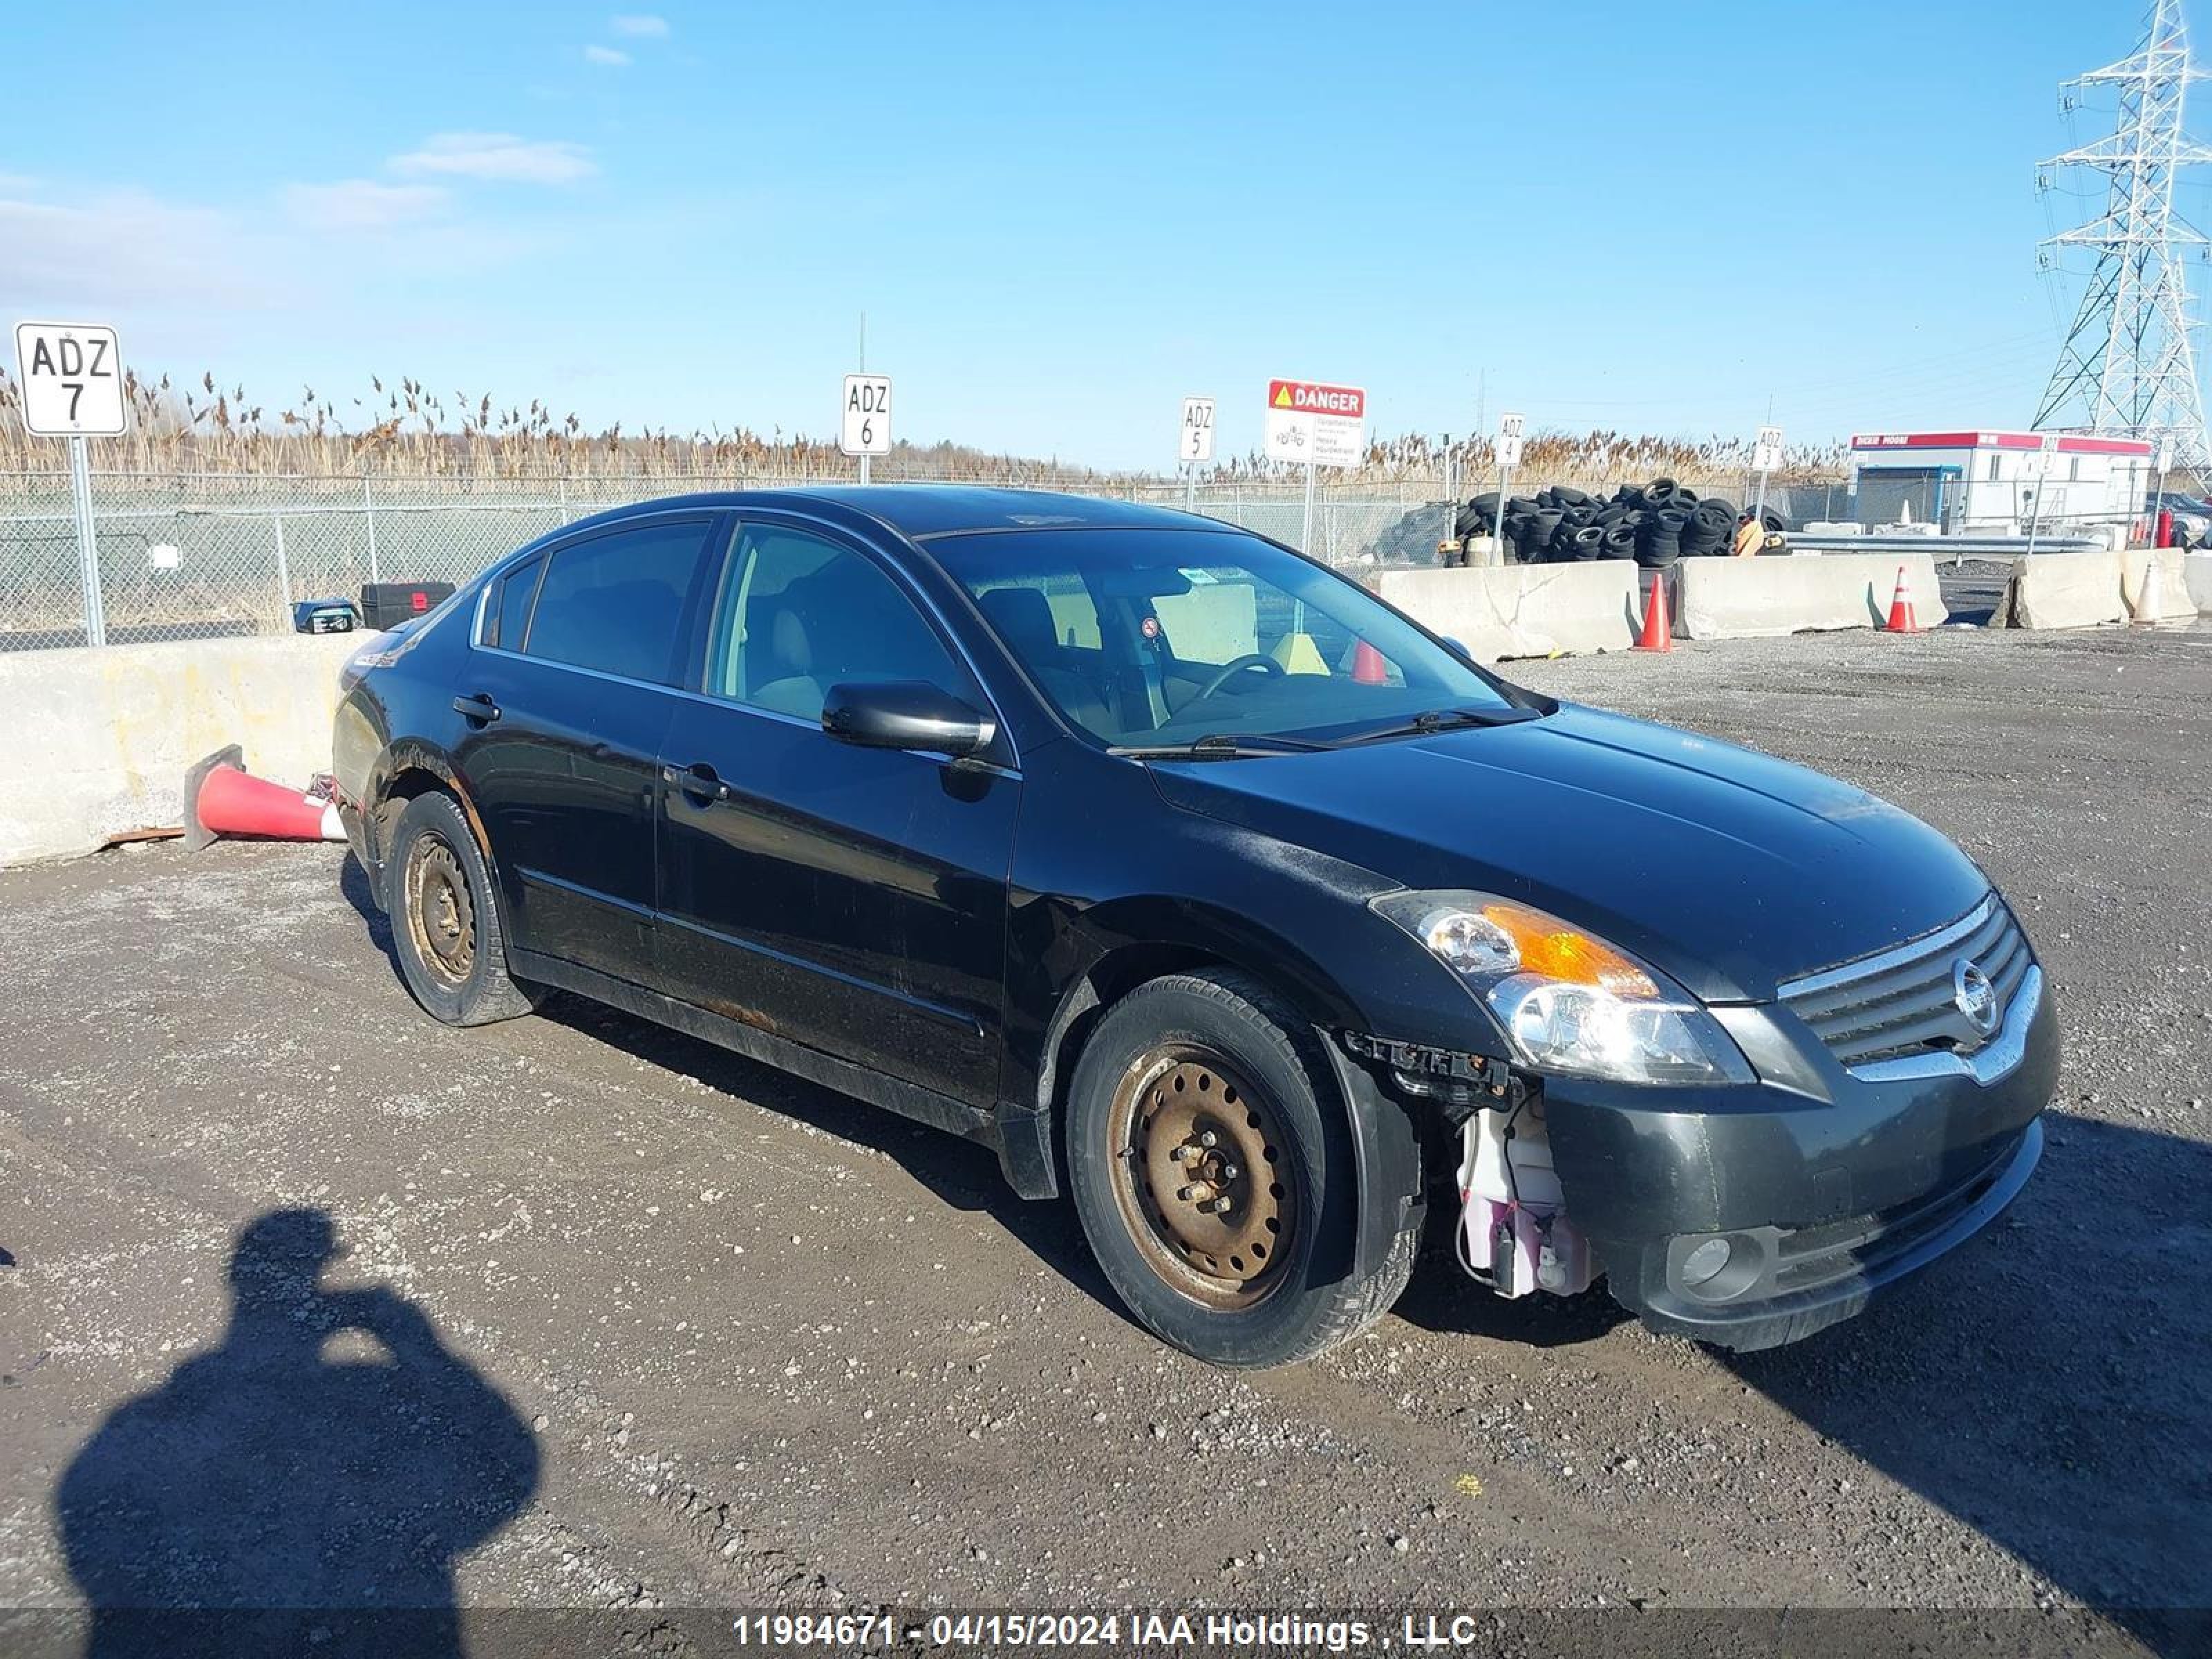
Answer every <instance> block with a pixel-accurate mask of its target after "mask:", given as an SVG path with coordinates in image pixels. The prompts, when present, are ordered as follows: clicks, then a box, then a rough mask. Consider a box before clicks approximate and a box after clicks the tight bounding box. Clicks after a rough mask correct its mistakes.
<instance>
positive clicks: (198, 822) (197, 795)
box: [185, 744, 346, 853]
mask: <svg viewBox="0 0 2212 1659" xmlns="http://www.w3.org/2000/svg"><path fill="white" fill-rule="evenodd" d="M222 836H260V837H262V838H263V839H264V840H269V841H343V840H344V839H345V838H346V837H345V826H344V825H343V823H339V821H338V809H337V807H336V806H335V805H332V804H331V802H329V801H326V800H319V799H316V798H315V797H314V796H313V795H303V794H301V793H300V792H299V791H298V790H296V789H287V788H286V787H284V786H283V784H281V783H270V782H268V781H265V780H264V779H261V778H257V777H255V776H253V775H252V774H250V773H249V772H247V771H246V765H245V760H244V757H242V756H241V755H240V753H239V749H238V745H237V744H231V745H230V746H229V747H228V749H222V750H216V753H214V754H212V755H210V756H209V757H207V758H206V759H205V760H204V761H202V762H201V763H199V764H198V765H197V766H195V767H194V768H192V769H191V771H190V772H187V773H186V774H185V847H186V848H190V849H191V851H193V852H195V853H197V852H198V851H199V850H200V848H203V847H205V846H207V845H208V844H209V843H210V842H213V841H216V840H217V839H218V838H220V837H222Z"/></svg>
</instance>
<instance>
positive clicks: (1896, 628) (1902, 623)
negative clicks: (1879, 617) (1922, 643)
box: [1882, 565, 1923, 634]
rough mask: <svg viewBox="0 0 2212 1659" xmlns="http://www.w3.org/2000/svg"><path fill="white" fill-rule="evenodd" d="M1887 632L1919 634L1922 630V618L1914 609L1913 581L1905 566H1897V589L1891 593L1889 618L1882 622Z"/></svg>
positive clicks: (1883, 628) (1883, 629)
mask: <svg viewBox="0 0 2212 1659" xmlns="http://www.w3.org/2000/svg"><path fill="white" fill-rule="evenodd" d="M1882 631H1883V632H1884V633H1886V634H1917V633H1920V632H1922V631H1923V630H1922V629H1921V626H1920V618H1919V617H1917V616H1915V615H1914V614H1913V611H1912V583H1911V580H1910V579H1909V578H1908V577H1907V576H1906V575H1905V567H1904V566H1903V565H1899V566H1898V567H1897V591H1896V592H1894V593H1893V594H1891V595H1890V599H1889V620H1888V621H1887V623H1883V624H1882Z"/></svg>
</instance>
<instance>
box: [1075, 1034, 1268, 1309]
mask: <svg viewBox="0 0 2212 1659" xmlns="http://www.w3.org/2000/svg"><path fill="white" fill-rule="evenodd" d="M1108 1134H1109V1143H1108V1145H1109V1151H1110V1152H1111V1153H1112V1167H1113V1170H1114V1182H1113V1185H1114V1197H1115V1203H1116V1205H1117V1206H1119V1208H1120V1210H1121V1219H1122V1222H1123V1224H1124V1225H1126V1226H1127V1230H1128V1234H1129V1237H1130V1238H1131V1239H1132V1240H1133V1242H1134V1243H1135V1244H1136V1245H1137V1248H1138V1251H1139V1255H1141V1256H1142V1257H1143V1259H1144V1261H1145V1265H1146V1267H1150V1268H1151V1269H1152V1272H1153V1273H1156V1274H1157V1275H1158V1277H1159V1278H1160V1279H1162V1280H1163V1281H1164V1282H1165V1283H1166V1284H1167V1285H1170V1286H1171V1287H1172V1288H1173V1289H1175V1290H1176V1291H1180V1292H1182V1294H1183V1295H1185V1296H1188V1297H1191V1298H1192V1299H1193V1300H1194V1301H1196V1302H1199V1303H1201V1304H1204V1305H1206V1307H1208V1308H1212V1309H1216V1310H1233V1309H1239V1308H1249V1307H1251V1306H1252V1305H1254V1304H1256V1303H1258V1302H1261V1301H1263V1300H1265V1299H1266V1297H1267V1296H1268V1295H1269V1294H1270V1293H1271V1292H1272V1291H1273V1290H1274V1289H1275V1287H1276V1285H1278V1284H1279V1282H1280V1281H1281V1279H1282V1264H1283V1263H1284V1262H1285V1261H1288V1260H1289V1259H1290V1255H1291V1251H1290V1248H1289V1247H1290V1244H1291V1239H1292V1237H1293V1236H1294V1230H1295V1229H1296V1227H1297V1197H1296V1188H1295V1184H1294V1181H1293V1178H1292V1176H1291V1170H1290V1167H1289V1162H1288V1160H1289V1158H1290V1155H1291V1152H1292V1150H1293V1149H1292V1148H1291V1146H1290V1144H1289V1142H1288V1141H1287V1140H1286V1139H1285V1135H1284V1132H1283V1128H1282V1126H1281V1124H1280V1122H1279V1121H1278V1118H1277V1115H1276V1113H1275V1110H1274V1108H1273V1105H1272V1104H1271V1103H1270V1102H1269V1101H1268V1099H1267V1096H1266V1095H1265V1094H1264V1093H1263V1092H1262V1091H1259V1090H1257V1089H1255V1088H1254V1087H1253V1086H1252V1085H1251V1084H1250V1083H1249V1080H1248V1079H1246V1078H1245V1077H1244V1075H1243V1073H1241V1072H1240V1071H1238V1069H1237V1066H1235V1065H1234V1064H1233V1063H1231V1061H1230V1060H1228V1059H1227V1058H1226V1057H1225V1056H1224V1055H1223V1054H1220V1053H1219V1052H1218V1051H1217V1050H1214V1049H1212V1048H1204V1047H1200V1046H1196V1045H1191V1044H1183V1043H1177V1044H1171V1045H1167V1046H1164V1047H1161V1048H1154V1049H1152V1050H1151V1051H1150V1052H1149V1053H1147V1054H1144V1055H1142V1056H1141V1057H1139V1059H1138V1060H1137V1061H1136V1062H1135V1063H1134V1064H1133V1065H1132V1066H1130V1067H1129V1068H1128V1070H1127V1072H1126V1073H1123V1075H1122V1078H1121V1085H1120V1086H1119V1088H1117V1089H1116V1090H1115V1096H1114V1105H1113V1110H1112V1112H1111V1114H1110V1115H1109V1121H1108Z"/></svg>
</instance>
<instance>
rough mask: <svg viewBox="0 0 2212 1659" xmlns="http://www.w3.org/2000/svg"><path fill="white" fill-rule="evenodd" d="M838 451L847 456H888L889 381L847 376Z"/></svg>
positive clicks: (878, 376) (887, 378) (870, 376)
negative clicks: (840, 450)
mask: <svg viewBox="0 0 2212 1659" xmlns="http://www.w3.org/2000/svg"><path fill="white" fill-rule="evenodd" d="M837 447H838V448H840V449H842V450H843V451H844V452H845V453H847V454H848V455H888V454H890V453H891V377H890V375H888V374H848V375H847V376H846V377H845V408H844V413H843V418H842V420H841V421H840V422H839V426H838V437H837Z"/></svg>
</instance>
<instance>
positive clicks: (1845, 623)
mask: <svg viewBox="0 0 2212 1659" xmlns="http://www.w3.org/2000/svg"><path fill="white" fill-rule="evenodd" d="M1900 567H1901V568H1903V569H1904V570H1905V574H1906V577H1907V580H1909V581H1910V583H1911V592H1912V608H1913V613H1914V615H1915V616H1916V617H1917V618H1918V620H1919V623H1920V625H1921V626H1922V627H1923V628H1933V627H1935V626H1936V624H1937V623H1941V622H1943V621H1944V620H1946V619H1947V618H1948V617H1949V616H1950V612H1949V611H1946V610H1945V609H1944V608H1943V595H1942V587H1941V586H1939V585H1938V583H1937V582H1936V561H1935V558H1934V556H1932V555H1930V554H1926V553H1829V554H1826V555H1824V556H1821V557H1820V558H1817V559H1811V558H1798V557H1789V558H1774V559H1685V560H1683V561H1682V562H1681V563H1680V564H1678V565H1676V566H1675V567H1674V570H1675V574H1676V576H1677V578H1678V580H1677V592H1676V598H1677V599H1678V601H1679V603H1678V604H1677V605H1676V608H1675V611H1674V633H1675V635H1676V636H1677V637H1678V638H1681V639H1686V640H1735V639H1764V638H1770V637H1771V636H1773V635H1779V634H1804V633H1814V632H1821V631H1825V630H1827V629H1838V628H1879V627H1881V625H1882V624H1883V623H1885V622H1887V620H1888V619H1889V602H1890V600H1891V599H1892V598H1893V596H1894V594H1895V592H1896V590H1897V573H1898V570H1899V568H1900Z"/></svg>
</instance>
